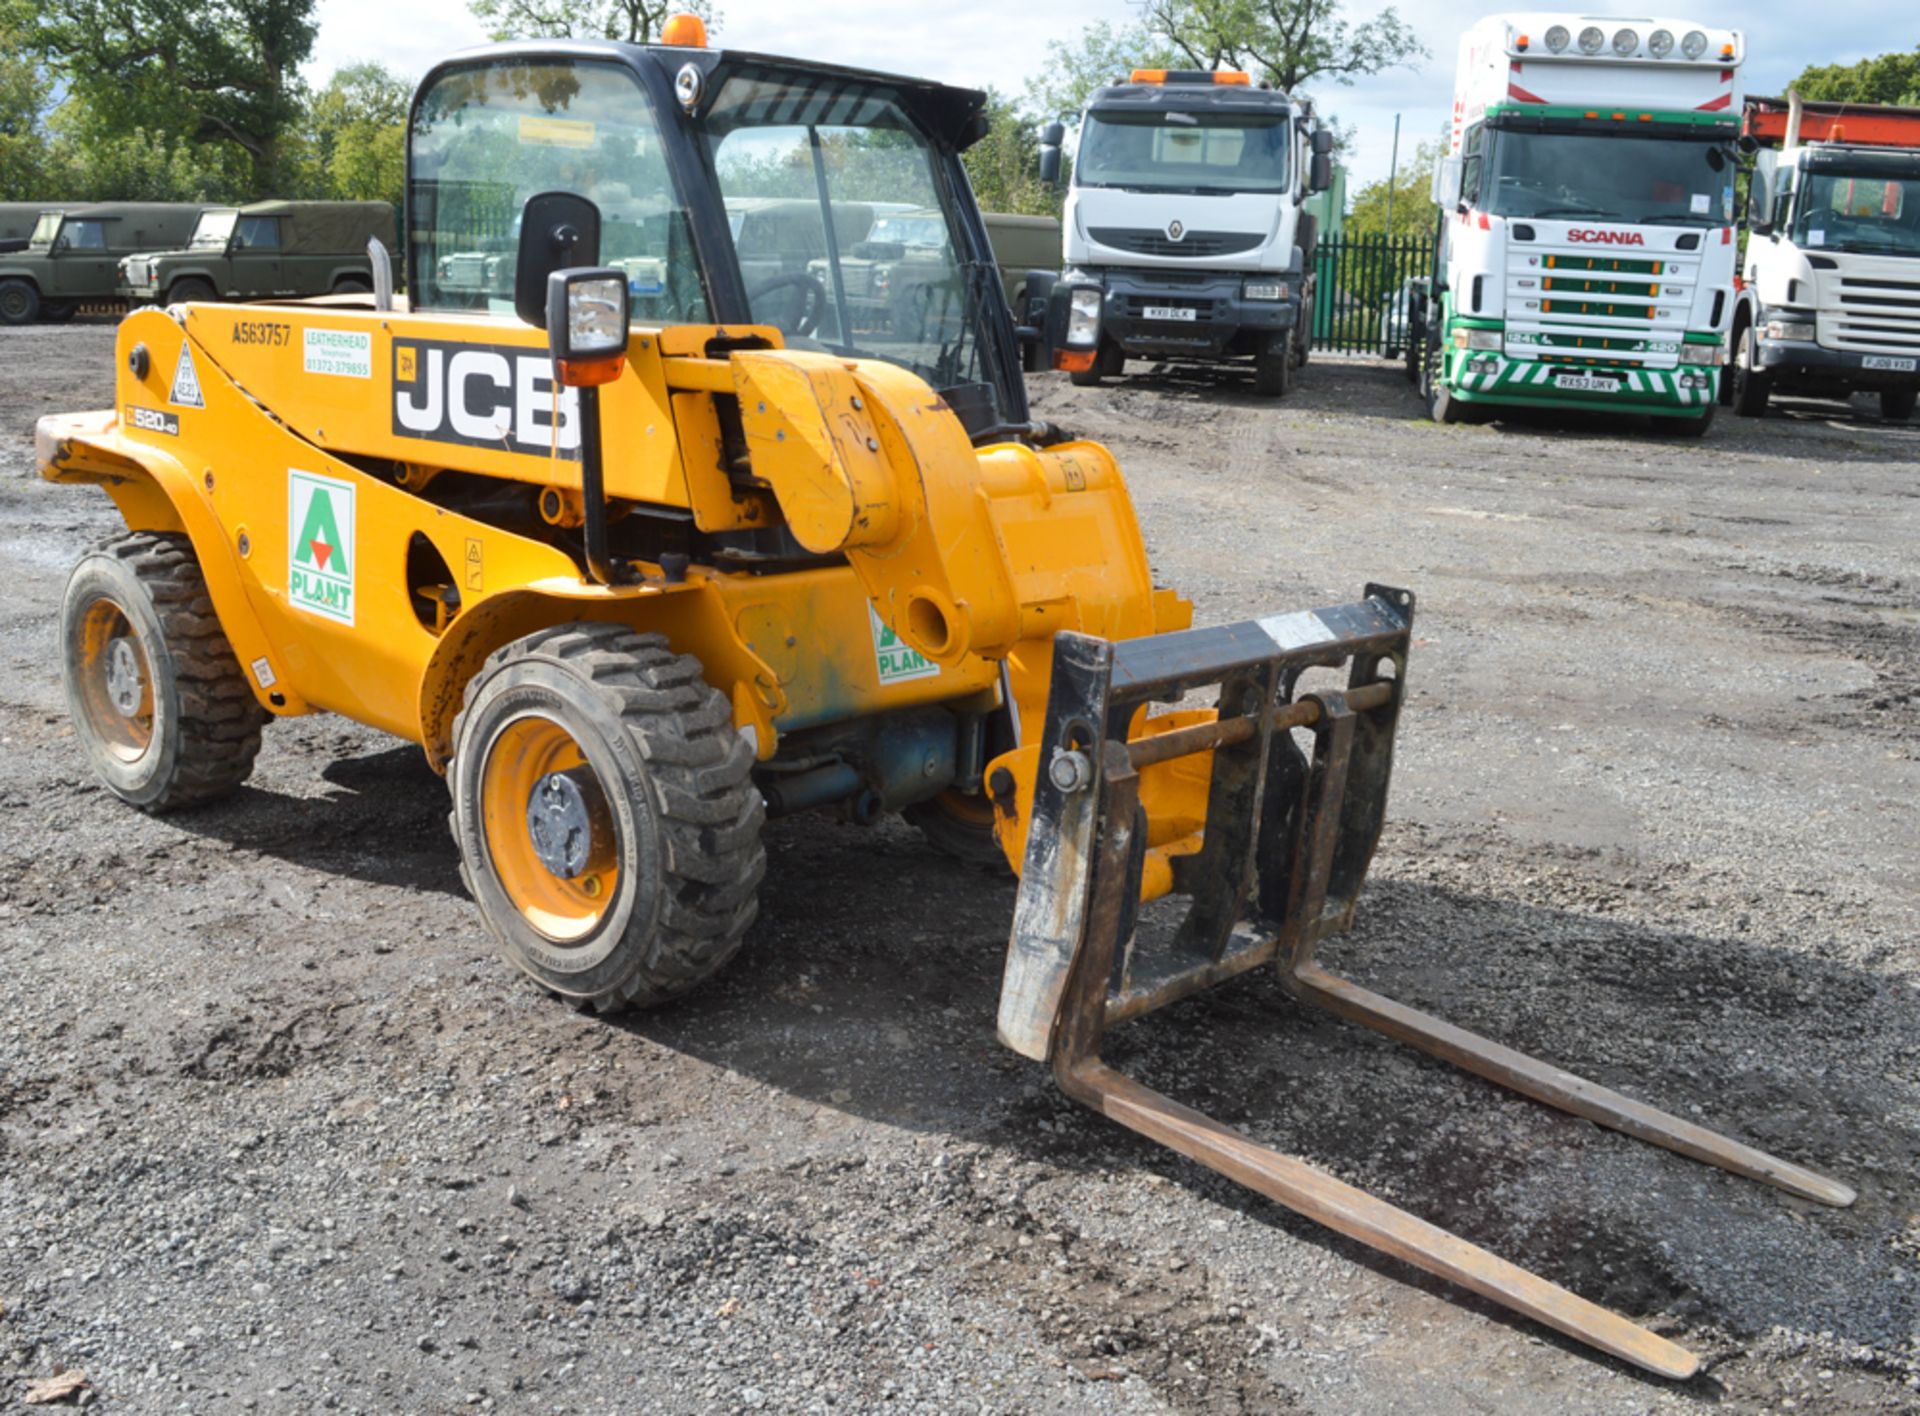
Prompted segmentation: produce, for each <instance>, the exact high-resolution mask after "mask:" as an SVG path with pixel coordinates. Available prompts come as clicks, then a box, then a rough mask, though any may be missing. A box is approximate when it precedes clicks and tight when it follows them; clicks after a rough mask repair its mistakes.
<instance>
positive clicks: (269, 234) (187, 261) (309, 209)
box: [119, 201, 394, 305]
mask: <svg viewBox="0 0 1920 1416" xmlns="http://www.w3.org/2000/svg"><path fill="white" fill-rule="evenodd" d="M372 237H378V238H379V239H380V241H382V242H383V243H384V244H385V245H386V246H387V247H388V248H389V249H391V248H392V247H393V245H394V224H393V207H392V206H391V205H389V204H388V203H386V202H283V201H273V202H254V203H253V204H252V205H250V206H242V207H211V208H209V209H208V210H207V211H205V212H204V213H202V215H201V217H200V221H199V223H198V224H197V225H196V226H195V227H194V228H193V230H192V233H191V235H189V236H187V237H186V238H185V239H184V240H182V241H180V242H177V243H175V246H174V247H171V248H169V247H157V248H149V249H147V250H144V251H141V252H139V253H137V254H134V255H129V256H127V257H126V258H125V259H124V260H122V261H121V262H120V263H119V265H120V270H119V292H120V294H121V296H123V297H124V298H125V299H126V300H127V301H129V302H130V303H132V304H135V305H152V304H165V305H172V304H179V303H182V302H185V301H188V300H261V299H285V298H287V297H290V296H302V295H328V294H337V293H346V292H359V291H366V290H371V289H372V288H373V263H372V260H371V258H370V257H369V256H368V254H367V241H368V239H369V238H372Z"/></svg>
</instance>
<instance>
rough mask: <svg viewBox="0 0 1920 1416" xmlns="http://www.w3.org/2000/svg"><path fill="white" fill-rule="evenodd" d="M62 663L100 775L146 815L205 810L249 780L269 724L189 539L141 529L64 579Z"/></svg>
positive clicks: (77, 721)
mask: <svg viewBox="0 0 1920 1416" xmlns="http://www.w3.org/2000/svg"><path fill="white" fill-rule="evenodd" d="M60 660H61V669H62V671H63V677H64V678H65V680H66V690H67V707H68V710H69V711H70V712H71V714H72V716H73V725H74V734H75V736H76V737H78V738H79V740H80V744H81V746H82V747H83V748H85V749H86V754H87V759H88V761H89V762H91V763H92V765H93V770H94V773H95V775H97V776H98V777H99V778H100V780H101V781H103V782H105V783H106V785H107V788H108V790H110V791H111V792H113V794H114V795H115V796H117V797H119V798H120V799H121V800H122V801H125V802H129V803H131V804H132V805H134V806H137V807H139V808H141V809H142V810H143V811H154V812H159V811H170V810H172V809H174V808H175V807H183V806H197V805H199V804H201V803H202V802H208V801H213V800H215V799H216V798H219V797H223V796H225V795H227V794H228V793H229V792H231V791H233V790H234V789H235V788H236V787H238V786H239V785H240V784H241V783H242V782H244V781H246V779H247V778H248V776H249V775H251V773H252V772H253V760H254V758H255V757H256V756H258V755H259V752H260V728H261V725H262V724H264V723H265V722H266V720H267V714H266V712H265V711H264V710H263V709H262V708H261V707H260V705H259V703H258V702H257V701H256V700H255V698H254V696H253V690H252V688H251V687H250V686H249V685H248V683H247V679H246V674H245V672H244V671H243V670H242V669H241V667H240V664H239V662H238V661H237V660H236V659H235V658H234V654H233V647H232V646H231V645H230V644H228V642H227V637H226V635H225V634H223V633H222V632H221V630H220V621H219V619H218V618H217V617H216V616H215V614H214V609H213V602H212V600H211V599H210V598H209V596H208V594H207V584H206V581H205V580H203V579H202V578H201V576H200V565H199V562H198V561H196V560H195V559H194V557H193V548H192V546H191V545H190V544H189V543H188V541H187V538H186V537H184V536H179V535H162V534H158V533H155V532H151V531H136V532H134V533H133V534H132V535H128V536H122V537H120V538H119V539H118V540H114V541H109V542H107V543H106V544H105V545H102V546H100V547H98V548H96V549H94V550H92V551H89V552H87V554H86V555H85V556H83V557H82V558H81V560H80V563H79V564H78V565H76V566H75V567H74V568H73V574H72V575H71V576H69V577H68V579H67V592H66V597H65V599H64V602H63V603H62V606H61V612H60Z"/></svg>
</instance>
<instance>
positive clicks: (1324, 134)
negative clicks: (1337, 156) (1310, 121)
mask: <svg viewBox="0 0 1920 1416" xmlns="http://www.w3.org/2000/svg"><path fill="white" fill-rule="evenodd" d="M1313 152H1314V156H1316V157H1319V156H1321V155H1323V154H1324V155H1327V156H1331V155H1332V153H1333V129H1331V128H1315V129H1314V130H1313Z"/></svg>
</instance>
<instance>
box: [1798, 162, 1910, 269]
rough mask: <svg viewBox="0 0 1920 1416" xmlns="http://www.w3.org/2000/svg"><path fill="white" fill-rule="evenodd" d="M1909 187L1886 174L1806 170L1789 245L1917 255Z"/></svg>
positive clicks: (1908, 181) (1906, 181)
mask: <svg viewBox="0 0 1920 1416" xmlns="http://www.w3.org/2000/svg"><path fill="white" fill-rule="evenodd" d="M1915 185H1916V183H1915V182H1914V181H1913V180H1900V179H1897V178H1892V177H1886V176H1874V177H1869V176H1866V175H1864V174H1861V175H1855V174H1852V173H1847V172H1809V173H1807V174H1805V175H1804V176H1803V177H1802V178H1801V185H1800V199H1799V209H1798V211H1797V212H1796V213H1795V215H1794V221H1793V239H1794V242H1795V244H1797V245H1800V246H1803V247H1816V246H1817V247H1824V248H1826V249H1827V250H1831V251H1858V252H1861V253H1863V254H1872V253H1878V254H1881V255H1890V256H1912V255H1920V202H1916V201H1914V200H1912V198H1913V195H1914V187H1915Z"/></svg>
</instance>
